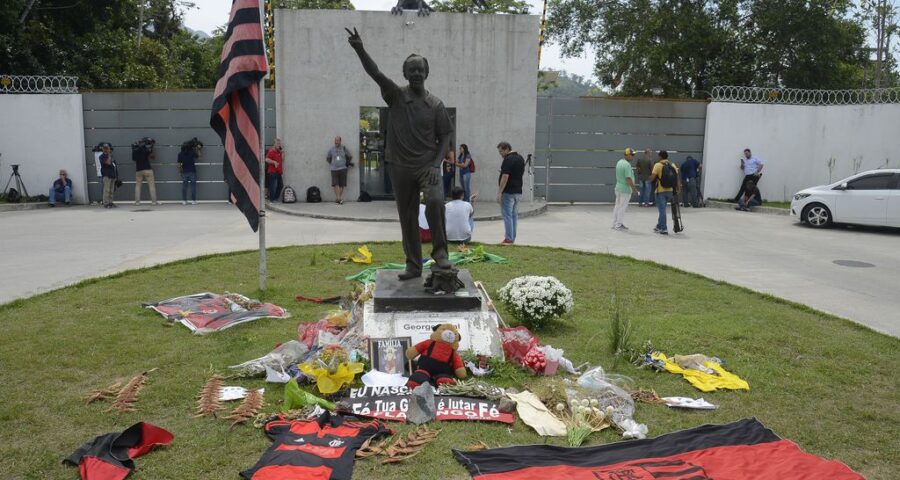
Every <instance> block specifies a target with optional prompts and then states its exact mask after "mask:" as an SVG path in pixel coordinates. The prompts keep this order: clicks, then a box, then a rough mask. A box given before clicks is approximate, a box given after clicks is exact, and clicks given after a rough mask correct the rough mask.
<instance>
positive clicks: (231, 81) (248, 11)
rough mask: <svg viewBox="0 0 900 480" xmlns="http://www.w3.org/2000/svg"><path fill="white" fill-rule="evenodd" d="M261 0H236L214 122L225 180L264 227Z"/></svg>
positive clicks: (246, 213)
mask: <svg viewBox="0 0 900 480" xmlns="http://www.w3.org/2000/svg"><path fill="white" fill-rule="evenodd" d="M259 2H260V0H234V2H233V3H232V5H231V17H230V19H229V21H228V31H226V32H225V46H224V47H223V48H222V59H221V62H220V63H219V81H218V82H216V93H215V96H214V98H213V106H212V118H211V119H210V121H209V124H210V126H211V127H212V128H213V130H215V131H216V133H218V134H219V136H220V137H221V138H222V143H223V144H224V145H225V162H224V166H223V167H224V170H225V183H227V184H228V189H229V191H230V194H231V200H232V201H233V202H234V204H235V205H237V207H238V208H239V209H240V210H241V212H243V213H244V216H245V217H247V221H248V222H250V228H252V229H253V231H254V232H255V231H256V230H257V229H258V228H259V211H260V208H261V205H260V191H259V175H260V167H259V159H260V153H261V152H260V145H259V135H260V128H259V124H260V122H259V120H260V118H259V82H260V80H261V79H262V78H263V77H264V76H265V74H266V71H267V70H268V66H267V64H266V52H265V46H264V44H263V30H262V24H261V23H260V15H259Z"/></svg>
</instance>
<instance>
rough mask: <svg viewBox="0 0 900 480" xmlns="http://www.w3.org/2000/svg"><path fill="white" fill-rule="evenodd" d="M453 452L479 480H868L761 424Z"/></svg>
mask: <svg viewBox="0 0 900 480" xmlns="http://www.w3.org/2000/svg"><path fill="white" fill-rule="evenodd" d="M453 454H454V456H455V457H456V459H457V460H458V461H459V462H460V463H462V464H463V465H464V466H465V467H466V468H467V469H468V470H469V473H471V474H472V478H473V479H475V480H548V479H553V480H657V479H661V480H721V479H729V480H742V479H746V480H751V479H752V480H762V479H765V480H822V479H829V480H864V479H863V477H862V475H859V474H858V473H856V472H854V471H853V470H851V469H850V468H849V467H847V466H846V465H844V464H842V463H840V462H836V461H829V460H825V459H823V458H820V457H817V456H815V455H811V454H809V453H806V452H804V451H803V450H801V449H800V447H798V446H797V445H796V444H795V443H793V442H791V441H789V440H783V439H781V438H780V437H779V436H778V435H776V434H775V433H773V432H772V431H771V430H769V429H768V428H766V427H765V426H764V425H763V424H761V423H760V422H759V421H758V420H756V419H755V418H753V419H744V420H739V421H737V422H734V423H730V424H727V425H703V426H700V427H696V428H691V429H689V430H682V431H680V432H675V433H670V434H667V435H662V436H660V437H657V438H652V439H646V440H635V441H626V442H619V443H613V444H610V445H600V446H596V447H585V448H567V447H557V446H553V445H531V446H522V447H508V448H497V449H490V450H481V451H475V452H462V451H459V450H454V451H453Z"/></svg>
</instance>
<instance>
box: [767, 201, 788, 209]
mask: <svg viewBox="0 0 900 480" xmlns="http://www.w3.org/2000/svg"><path fill="white" fill-rule="evenodd" d="M762 206H764V207H772V208H785V209H787V208H791V202H770V201H768V200H766V201H764V202H763V203H762Z"/></svg>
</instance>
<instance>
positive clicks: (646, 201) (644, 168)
mask: <svg viewBox="0 0 900 480" xmlns="http://www.w3.org/2000/svg"><path fill="white" fill-rule="evenodd" d="M651 155H652V153H651V152H650V149H649V148H647V149H645V150H644V157H643V158H641V159H638V161H637V165H636V167H637V180H638V184H639V185H640V187H641V194H640V197H638V206H639V207H649V206H650V205H653V204H654V202H653V197H654V195H653V183H652V182H651V181H650V174H651V173H653V160H652V157H651Z"/></svg>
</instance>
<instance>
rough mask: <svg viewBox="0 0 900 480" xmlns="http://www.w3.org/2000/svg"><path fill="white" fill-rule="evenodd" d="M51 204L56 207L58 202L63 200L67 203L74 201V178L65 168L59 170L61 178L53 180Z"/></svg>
mask: <svg viewBox="0 0 900 480" xmlns="http://www.w3.org/2000/svg"><path fill="white" fill-rule="evenodd" d="M49 197H50V206H51V207H55V206H56V202H59V201H63V202H65V203H66V205H71V203H72V179H71V178H69V174H68V173H67V172H66V171H65V170H60V171H59V178H57V179H56V180H54V181H53V186H52V187H50V195H49Z"/></svg>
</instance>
